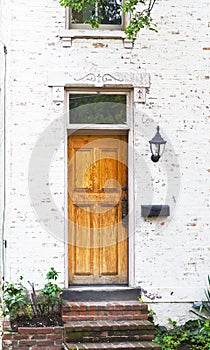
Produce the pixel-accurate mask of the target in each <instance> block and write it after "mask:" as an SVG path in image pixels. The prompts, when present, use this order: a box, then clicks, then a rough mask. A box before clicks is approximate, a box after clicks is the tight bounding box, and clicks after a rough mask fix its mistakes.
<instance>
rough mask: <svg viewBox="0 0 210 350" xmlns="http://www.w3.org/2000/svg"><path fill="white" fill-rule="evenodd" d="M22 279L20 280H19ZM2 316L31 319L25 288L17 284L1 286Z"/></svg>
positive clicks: (6, 283) (7, 283)
mask: <svg viewBox="0 0 210 350" xmlns="http://www.w3.org/2000/svg"><path fill="white" fill-rule="evenodd" d="M20 279H22V278H20ZM2 289H3V316H7V315H10V317H11V318H14V319H15V318H17V316H18V315H26V316H28V317H31V308H30V299H29V297H28V294H27V290H26V288H25V287H24V286H23V285H22V283H21V282H20V283H19V284H16V285H15V284H14V283H9V282H5V283H4V284H3V288H2Z"/></svg>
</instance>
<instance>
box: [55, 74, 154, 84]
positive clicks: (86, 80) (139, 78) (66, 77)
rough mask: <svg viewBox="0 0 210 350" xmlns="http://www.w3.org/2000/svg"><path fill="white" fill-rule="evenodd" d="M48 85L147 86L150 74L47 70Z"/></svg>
mask: <svg viewBox="0 0 210 350" xmlns="http://www.w3.org/2000/svg"><path fill="white" fill-rule="evenodd" d="M48 86H51V87H52V86H63V87H82V88H88V87H96V88H97V87H113V88H126V87H127V88H149V87H150V75H149V74H148V73H145V72H141V71H132V72H124V71H115V72H111V71H96V72H84V73H81V71H68V72H49V73H48Z"/></svg>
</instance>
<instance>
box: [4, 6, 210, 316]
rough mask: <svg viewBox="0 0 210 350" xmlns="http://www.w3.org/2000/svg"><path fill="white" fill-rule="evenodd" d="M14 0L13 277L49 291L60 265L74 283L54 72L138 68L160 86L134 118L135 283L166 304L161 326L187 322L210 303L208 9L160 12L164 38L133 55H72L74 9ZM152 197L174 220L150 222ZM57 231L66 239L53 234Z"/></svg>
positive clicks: (91, 45)
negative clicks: (68, 17) (208, 284)
mask: <svg viewBox="0 0 210 350" xmlns="http://www.w3.org/2000/svg"><path fill="white" fill-rule="evenodd" d="M7 3H8V2H6V1H3V2H2V6H4V8H5V6H9V5H11V16H8V17H7V21H8V22H9V23H10V21H11V23H10V25H8V26H9V32H10V35H9V38H8V29H7V32H5V26H3V25H2V26H1V30H2V32H3V33H4V36H5V37H6V36H7V39H8V58H9V68H8V69H9V78H8V102H7V103H8V116H7V119H8V120H7V123H8V125H7V140H8V147H7V149H8V158H7V165H8V168H7V179H8V180H7V202H8V211H7V232H6V235H7V240H8V248H7V276H6V277H7V279H12V280H16V279H17V278H18V276H19V275H24V278H25V280H26V281H27V280H28V279H30V280H33V281H34V282H35V283H36V284H37V286H39V285H40V284H41V283H42V282H43V281H44V277H45V274H46V271H47V270H48V269H49V268H50V267H51V266H54V267H55V268H56V270H58V271H59V272H60V278H59V282H60V283H61V285H63V283H64V278H65V277H64V263H65V257H64V243H63V240H64V224H65V223H64V219H62V216H63V211H64V207H65V189H64V188H65V184H64V180H63V179H64V177H65V153H64V143H63V144H61V145H60V146H59V152H57V151H53V149H54V150H56V149H57V147H58V145H57V140H59V139H63V140H65V125H64V119H65V118H64V110H63V104H62V103H57V104H55V103H53V102H52V91H51V88H49V87H48V85H47V73H48V71H58V70H63V71H71V70H73V69H76V70H78V69H81V72H82V71H83V70H84V69H86V70H87V71H95V70H97V69H99V70H100V69H106V68H110V67H112V68H113V69H115V70H118V68H122V67H123V69H125V70H128V71H129V70H130V69H138V68H139V67H140V68H141V69H142V70H143V71H144V70H146V71H147V72H149V73H150V74H151V78H152V85H151V89H150V93H149V95H147V103H146V104H145V105H139V106H137V109H136V114H135V121H134V128H135V140H134V148H135V155H136V158H135V178H136V194H135V196H136V203H138V205H136V222H135V224H136V232H135V264H136V268H135V284H136V285H137V286H141V287H142V288H143V289H144V291H145V292H144V295H143V299H145V300H147V301H151V299H152V300H153V301H154V302H159V303H161V302H162V303H164V304H158V305H162V306H163V305H164V315H163V314H162V313H161V312H160V315H157V317H159V320H161V321H163V320H166V319H167V318H168V317H169V316H171V315H172V314H173V315H174V316H175V317H176V318H177V319H179V312H180V319H182V320H183V317H184V316H183V308H182V303H185V308H184V309H185V310H188V306H189V304H187V303H188V302H189V303H190V302H191V301H193V300H196V299H197V300H200V299H202V298H203V297H204V292H203V288H204V283H205V278H206V276H207V274H208V273H209V224H210V221H209V217H210V215H209V177H210V170H209V169H210V164H209V134H210V132H209V131H210V130H209V107H208V106H209V98H208V94H207V93H208V86H209V71H208V60H209V52H210V51H209V50H206V48H208V47H209V42H208V40H209V39H208V32H209V22H208V21H209V19H208V18H207V14H208V13H209V11H207V7H208V3H209V2H208V1H207V0H194V1H193V2H192V1H183V0H178V1H175V0H171V1H166V0H160V1H159V2H158V4H157V5H156V7H155V8H154V17H155V18H156V19H157V22H158V30H159V31H158V33H157V34H155V33H153V32H149V31H142V33H140V34H139V36H138V39H137V40H136V42H135V45H134V48H133V49H132V50H131V49H124V48H123V45H122V41H121V40H119V39H118V40H111V39H104V40H103V39H94V40H92V39H83V38H78V39H74V40H73V44H72V47H69V48H63V47H62V42H61V41H60V38H59V30H60V29H63V28H64V22H65V16H64V15H65V11H64V9H63V8H61V7H60V6H59V2H58V0H56V1H55V0H50V1H47V2H43V1H41V0H36V1H35V0H32V1H30V2H28V1H26V0H22V1H18V2H17V1H14V0H13V1H10V2H9V5H7ZM2 23H3V22H2ZM8 26H7V28H8ZM1 55H2V54H1ZM1 62H2V56H1ZM1 67H2V63H1ZM1 79H2V76H1ZM1 81H2V80H1ZM56 118H57V119H58V120H57V122H55V120H56ZM51 123H53V125H52V128H49V126H50V125H51ZM157 124H159V125H160V127H161V133H162V135H163V136H164V137H165V138H166V139H167V140H168V143H167V148H166V152H165V154H164V156H163V158H162V160H161V162H160V163H158V164H152V163H151V161H150V155H149V149H148V140H149V139H151V138H152V137H153V136H154V133H155V128H156V125H157ZM47 128H48V129H47ZM46 129H47V130H48V131H49V132H48V133H47V134H46V135H47V137H45V136H46V135H45V134H43V133H44V132H46ZM43 135H44V138H42V136H43ZM38 140H39V141H38ZM37 141H38V146H36V148H35V145H36V143H37ZM37 147H38V148H39V149H40V152H41V153H43V152H48V151H49V154H50V153H51V154H52V155H53V154H54V156H53V160H52V163H51V167H50V178H49V179H47V178H46V179H45V178H44V179H43V183H44V188H38V189H37V191H36V196H37V197H36V198H35V205H36V206H37V208H40V207H41V208H42V203H43V202H45V203H48V205H49V209H50V210H51V212H52V213H53V216H52V217H51V218H50V217H47V216H46V217H45V223H44V224H43V223H41V222H40V219H39V218H38V217H37V215H36V213H35V211H34V209H33V208H32V206H31V199H30V196H29V189H30V188H31V182H30V184H29V183H28V171H29V167H30V159H31V156H32V151H33V150H34V148H35V149H37ZM35 170H36V171H35ZM35 170H34V171H33V174H34V175H35V176H34V179H33V181H35V180H36V179H37V178H38V177H39V176H42V171H41V170H42V164H41V165H40V169H38V166H37V167H36V169H35ZM44 180H46V182H44ZM32 187H33V186H32ZM49 189H50V191H51V194H52V198H53V201H52V198H51V199H50V198H49ZM149 201H151V202H152V201H153V203H157V204H162V203H163V204H169V205H170V206H171V209H172V215H171V217H169V218H168V219H152V220H144V219H143V218H142V217H141V212H140V205H139V204H151V203H150V202H149ZM55 204H56V205H57V207H56V205H55ZM52 218H53V221H52ZM52 223H53V227H56V232H59V235H58V236H59V237H58V236H55V235H52V234H51V228H50V226H51V224H52ZM170 302H173V303H175V304H170ZM179 302H180V304H177V303H179ZM162 306H157V309H158V310H161V307H162ZM173 306H174V308H173ZM154 307H156V306H155V305H154ZM167 313H168V314H167ZM169 313H170V314H169ZM186 317H187V313H186Z"/></svg>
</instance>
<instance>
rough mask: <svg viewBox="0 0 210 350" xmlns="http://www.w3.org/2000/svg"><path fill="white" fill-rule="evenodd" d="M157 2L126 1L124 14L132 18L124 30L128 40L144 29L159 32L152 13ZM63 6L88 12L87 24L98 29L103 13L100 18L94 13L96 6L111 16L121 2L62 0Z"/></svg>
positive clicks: (149, 0) (144, 0)
mask: <svg viewBox="0 0 210 350" xmlns="http://www.w3.org/2000/svg"><path fill="white" fill-rule="evenodd" d="M156 1H157V0H125V1H124V2H123V5H122V12H123V13H129V14H130V16H131V19H130V22H129V24H128V26H127V27H126V28H125V29H124V31H125V33H126V36H127V38H128V39H131V40H133V39H135V38H136V36H137V33H138V32H139V31H140V30H141V29H142V28H148V29H150V30H153V31H155V32H157V26H156V24H155V23H154V22H153V19H152V16H151V12H152V10H153V7H154V5H155V3H156ZM60 4H61V6H64V7H70V8H72V10H74V11H77V12H82V11H83V10H86V13H89V15H88V16H87V19H86V20H85V23H89V24H90V25H91V26H92V28H98V27H99V26H100V23H103V11H101V13H102V14H101V13H100V16H99V15H98V14H95V13H94V11H92V9H93V8H95V6H97V8H98V9H99V10H100V9H104V8H109V11H110V14H111V13H112V11H115V12H116V11H117V7H118V6H119V2H118V3H117V1H116V0H60Z"/></svg>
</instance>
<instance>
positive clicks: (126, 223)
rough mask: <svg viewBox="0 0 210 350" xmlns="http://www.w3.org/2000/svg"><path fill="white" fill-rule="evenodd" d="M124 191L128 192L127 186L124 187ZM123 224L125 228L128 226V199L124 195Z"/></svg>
mask: <svg viewBox="0 0 210 350" xmlns="http://www.w3.org/2000/svg"><path fill="white" fill-rule="evenodd" d="M122 190H123V191H127V187H126V186H122ZM122 224H123V226H124V227H127V226H128V199H127V197H126V196H125V195H124V197H123V198H122Z"/></svg>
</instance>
